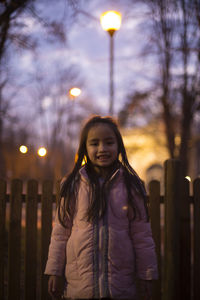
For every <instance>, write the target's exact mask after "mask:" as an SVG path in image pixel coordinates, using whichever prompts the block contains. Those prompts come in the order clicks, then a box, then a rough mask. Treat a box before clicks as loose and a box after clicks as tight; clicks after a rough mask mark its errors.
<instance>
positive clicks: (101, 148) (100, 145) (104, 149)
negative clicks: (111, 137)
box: [99, 143, 106, 152]
mask: <svg viewBox="0 0 200 300" xmlns="http://www.w3.org/2000/svg"><path fill="white" fill-rule="evenodd" d="M104 151H106V145H105V144H104V143H100V144H99V152H104Z"/></svg>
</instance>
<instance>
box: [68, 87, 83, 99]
mask: <svg viewBox="0 0 200 300" xmlns="http://www.w3.org/2000/svg"><path fill="white" fill-rule="evenodd" d="M69 94H70V96H72V97H74V98H75V97H78V96H80V94H81V89H79V88H77V87H73V88H71V89H70V90H69Z"/></svg>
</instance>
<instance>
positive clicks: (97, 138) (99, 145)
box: [86, 123, 118, 172]
mask: <svg viewBox="0 0 200 300" xmlns="http://www.w3.org/2000/svg"><path fill="white" fill-rule="evenodd" d="M86 149H87V154H88V157H89V159H90V161H91V163H92V164H93V165H94V166H95V169H96V171H98V172H99V171H102V169H103V170H104V171H105V170H107V171H108V170H109V167H110V166H111V165H112V164H113V162H114V161H115V160H116V159H117V158H118V143H117V138H116V135H115V133H114V131H113V130H112V128H111V127H110V126H109V125H107V124H102V123H99V124H96V125H95V126H94V127H92V128H91V129H90V130H89V132H88V136H87V142H86Z"/></svg>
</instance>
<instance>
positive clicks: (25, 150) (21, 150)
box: [19, 145, 28, 154]
mask: <svg viewBox="0 0 200 300" xmlns="http://www.w3.org/2000/svg"><path fill="white" fill-rule="evenodd" d="M19 151H20V152H21V153H23V154H25V153H27V152H28V148H27V147H26V146H25V145H21V146H20V147H19Z"/></svg>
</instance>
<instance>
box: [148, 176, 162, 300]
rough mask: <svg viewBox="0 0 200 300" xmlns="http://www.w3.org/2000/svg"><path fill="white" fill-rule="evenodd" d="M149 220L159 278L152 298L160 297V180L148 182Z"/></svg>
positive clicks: (158, 299) (156, 299) (154, 283)
mask: <svg viewBox="0 0 200 300" xmlns="http://www.w3.org/2000/svg"><path fill="white" fill-rule="evenodd" d="M149 202H150V209H149V212H150V221H151V228H152V235H153V238H154V242H155V246H156V254H157V261H158V272H159V279H158V280H156V281H154V282H153V297H152V298H153V300H160V299H161V278H162V274H161V230H160V229H161V222H160V182H158V181H156V180H153V181H151V182H150V183H149Z"/></svg>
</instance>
